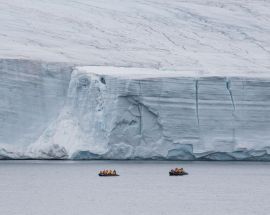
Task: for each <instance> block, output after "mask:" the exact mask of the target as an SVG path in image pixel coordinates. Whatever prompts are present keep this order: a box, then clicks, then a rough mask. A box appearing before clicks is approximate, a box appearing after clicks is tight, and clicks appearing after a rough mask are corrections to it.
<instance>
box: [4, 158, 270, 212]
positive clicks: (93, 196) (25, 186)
mask: <svg viewBox="0 0 270 215" xmlns="http://www.w3.org/2000/svg"><path fill="white" fill-rule="evenodd" d="M177 166H183V167H184V168H185V169H186V170H187V171H188V172H189V173H190V175H188V176H184V177H169V176H168V170H169V169H171V168H173V167H177ZM105 168H107V169H108V168H111V169H116V170H118V172H119V174H120V175H121V176H120V177H110V178H100V177H98V176H97V172H98V170H100V169H105ZM0 177H1V180H0V214H1V215H2V214H3V215H32V214H33V215H54V214H55V215H56V214H57V215H62V214H63V215H66V214H72V215H81V214H82V215H84V214H85V215H86V214H87V215H99V214H106V215H107V214H109V215H113V214H117V215H120V214H128V215H131V214H136V215H140V214H147V215H149V214H184V215H189V214H198V215H204V214H207V215H209V214H210V215H212V214H213V215H225V214H226V215H228V214H230V215H232V214H235V215H241V214H243V215H249V214H250V215H254V214H255V215H256V214H258V215H267V214H269V213H270V212H269V211H270V163H259V162H254V163H252V162H247V163H242V162H235V163H233V162H129V161H122V162H120V161H118V162H115V161H113V162H112V161H90V162H88V161H85V162H71V161H0Z"/></svg>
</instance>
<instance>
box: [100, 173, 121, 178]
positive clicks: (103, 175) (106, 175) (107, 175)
mask: <svg viewBox="0 0 270 215" xmlns="http://www.w3.org/2000/svg"><path fill="white" fill-rule="evenodd" d="M98 175H99V176H102V177H110V176H119V175H118V174H111V175H110V174H102V173H99V174H98Z"/></svg>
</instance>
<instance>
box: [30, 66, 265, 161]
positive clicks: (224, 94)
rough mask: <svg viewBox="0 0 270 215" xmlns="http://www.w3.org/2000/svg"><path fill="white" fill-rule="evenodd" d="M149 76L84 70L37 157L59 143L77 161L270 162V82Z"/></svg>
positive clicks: (39, 145)
mask: <svg viewBox="0 0 270 215" xmlns="http://www.w3.org/2000/svg"><path fill="white" fill-rule="evenodd" d="M147 71H148V70H145V69H131V68H114V67H78V68H77V69H76V70H75V71H74V72H73V73H72V78H71V82H70V85H69V90H68V96H67V102H66V105H65V107H64V108H63V110H62V112H61V114H60V116H59V117H58V118H57V119H56V120H55V122H54V123H52V124H51V126H49V127H48V128H47V130H46V131H45V132H44V133H43V135H41V137H40V138H39V139H38V141H36V142H35V144H33V145H31V147H30V148H31V150H32V152H35V150H39V151H40V150H41V151H43V149H44V151H48V146H50V145H53V146H55V145H59V147H60V148H64V149H66V153H67V155H68V156H69V157H70V158H72V159H176V160H194V159H200V160H252V159H254V160H269V146H270V141H269V138H270V134H269V132H268V131H269V129H270V124H269V120H270V100H269V98H270V79H269V80H268V79H264V80H262V79H258V78H255V77H198V76H196V75H195V76H192V75H191V76H186V75H183V74H182V73H177V72H168V71H167V72H166V71H157V70H154V71H150V72H149V71H148V72H147ZM194 85H195V87H194ZM236 106H237V108H235V107H236ZM59 156H60V155H59Z"/></svg>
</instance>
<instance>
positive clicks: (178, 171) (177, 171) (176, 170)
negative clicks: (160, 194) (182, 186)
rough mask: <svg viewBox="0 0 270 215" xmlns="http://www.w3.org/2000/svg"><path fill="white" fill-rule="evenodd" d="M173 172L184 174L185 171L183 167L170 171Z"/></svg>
mask: <svg viewBox="0 0 270 215" xmlns="http://www.w3.org/2000/svg"><path fill="white" fill-rule="evenodd" d="M170 173H171V174H183V173H185V171H184V169H183V168H175V169H172V170H171V171H170Z"/></svg>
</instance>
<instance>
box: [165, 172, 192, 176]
mask: <svg viewBox="0 0 270 215" xmlns="http://www.w3.org/2000/svg"><path fill="white" fill-rule="evenodd" d="M169 175H170V176H183V175H188V173H187V172H169Z"/></svg>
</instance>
